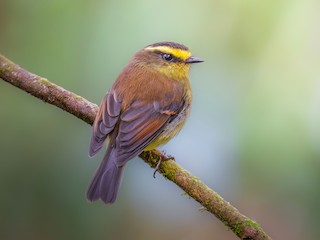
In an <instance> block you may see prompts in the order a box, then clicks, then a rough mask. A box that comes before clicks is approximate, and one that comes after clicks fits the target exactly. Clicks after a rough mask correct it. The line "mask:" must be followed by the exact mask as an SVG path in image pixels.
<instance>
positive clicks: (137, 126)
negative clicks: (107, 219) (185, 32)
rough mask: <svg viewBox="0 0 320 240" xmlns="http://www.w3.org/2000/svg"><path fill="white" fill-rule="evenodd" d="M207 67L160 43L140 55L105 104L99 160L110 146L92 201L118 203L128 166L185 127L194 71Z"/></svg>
mask: <svg viewBox="0 0 320 240" xmlns="http://www.w3.org/2000/svg"><path fill="white" fill-rule="evenodd" d="M200 62H203V60H202V59H200V58H198V57H195V56H192V54H191V52H190V51H189V49H188V47H186V46H185V45H183V44H180V43H176V42H169V41H166V42H158V43H153V44H150V45H148V46H146V47H144V48H142V49H141V50H140V51H138V52H137V53H136V54H134V56H133V57H132V58H131V60H130V61H129V63H128V65H127V66H126V67H125V68H124V69H123V70H122V72H121V73H120V74H119V76H118V77H117V79H116V81H115V82H114V83H113V85H112V86H111V88H110V89H109V90H108V91H107V93H106V95H105V96H104V98H103V99H102V101H101V104H100V107H99V110H98V113H97V115H96V117H95V120H94V123H93V127H92V136H91V140H90V146H89V157H93V156H94V155H95V154H96V153H97V152H98V151H99V150H100V149H101V148H102V146H103V145H104V144H105V143H107V149H106V152H105V155H104V157H103V160H102V162H101V164H100V166H99V167H98V169H97V171H96V173H95V175H94V177H93V179H92V181H91V183H90V185H89V187H88V190H87V199H88V200H89V201H91V202H92V201H96V200H99V199H101V200H102V201H103V202H104V203H106V204H112V203H114V202H115V200H116V198H117V194H118V190H119V187H120V184H121V179H122V174H123V171H124V168H125V165H126V163H127V162H128V161H129V160H131V159H133V158H134V157H136V156H138V155H139V154H140V153H142V152H143V151H150V150H153V149H155V148H156V147H158V146H160V145H163V144H165V143H167V142H168V141H169V140H170V139H171V138H173V137H174V136H175V135H177V133H178V132H179V131H180V130H181V128H182V127H183V125H184V124H185V122H186V120H187V118H188V116H189V113H190V110H191V102H192V93H191V86H190V82H189V70H190V66H191V65H192V64H194V63H200Z"/></svg>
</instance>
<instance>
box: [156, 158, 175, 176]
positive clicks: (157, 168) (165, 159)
mask: <svg viewBox="0 0 320 240" xmlns="http://www.w3.org/2000/svg"><path fill="white" fill-rule="evenodd" d="M163 155H164V157H162V156H160V159H159V161H158V163H157V166H156V167H155V168H154V172H153V178H156V173H157V172H158V170H159V167H160V164H161V163H162V162H164V161H168V160H172V161H176V160H175V159H174V157H172V156H170V155H168V156H166V155H165V154H163Z"/></svg>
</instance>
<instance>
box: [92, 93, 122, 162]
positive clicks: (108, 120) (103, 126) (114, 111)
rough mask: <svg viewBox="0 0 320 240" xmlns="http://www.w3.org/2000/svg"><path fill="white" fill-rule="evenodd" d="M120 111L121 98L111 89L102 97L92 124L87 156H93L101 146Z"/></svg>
mask: <svg viewBox="0 0 320 240" xmlns="http://www.w3.org/2000/svg"><path fill="white" fill-rule="evenodd" d="M120 111H121V100H119V99H118V97H117V95H116V94H115V92H114V91H113V90H110V91H109V92H107V94H106V96H105V97H104V98H103V99H102V101H101V105H100V108H99V111H98V113H97V116H96V119H95V121H94V124H93V129H92V136H91V142H90V148H89V156H90V157H92V156H94V155H95V154H96V153H97V152H98V151H99V150H100V149H101V147H102V146H103V143H104V141H105V140H106V138H107V136H108V134H109V133H110V132H112V130H113V129H114V127H115V125H116V123H117V121H118V119H119V116H120Z"/></svg>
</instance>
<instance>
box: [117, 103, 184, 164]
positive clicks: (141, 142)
mask: <svg viewBox="0 0 320 240" xmlns="http://www.w3.org/2000/svg"><path fill="white" fill-rule="evenodd" d="M155 106H158V105H157V104H154V103H153V102H152V103H149V104H147V103H143V102H141V101H140V102H135V103H134V104H133V105H132V106H131V107H130V108H129V109H128V110H127V111H125V112H124V113H123V114H122V115H121V122H120V125H119V132H118V135H117V138H116V151H117V163H116V164H117V166H123V165H124V164H125V163H126V162H127V161H128V160H130V159H131V158H133V157H135V156H136V155H138V154H139V153H141V152H142V151H143V149H145V148H146V146H148V145H149V144H150V143H151V142H152V141H153V140H154V139H155V138H156V137H158V136H159V135H160V134H161V132H162V130H163V129H164V128H165V126H166V124H167V123H168V122H170V121H171V120H172V119H174V118H175V117H176V116H177V115H176V114H164V113H163V111H161V109H160V108H158V107H157V108H158V109H156V108H155ZM171 106H172V107H173V108H171V107H170V106H166V109H168V110H170V111H172V112H176V111H179V110H180V109H177V107H176V106H178V105H177V104H172V105H171ZM179 107H180V106H179Z"/></svg>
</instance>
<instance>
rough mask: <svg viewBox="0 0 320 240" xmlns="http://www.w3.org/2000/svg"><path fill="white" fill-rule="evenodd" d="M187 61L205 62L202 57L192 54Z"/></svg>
mask: <svg viewBox="0 0 320 240" xmlns="http://www.w3.org/2000/svg"><path fill="white" fill-rule="evenodd" d="M185 62H186V63H201V62H203V60H202V59H201V58H198V57H194V56H191V57H189V58H188V59H187V60H186V61H185Z"/></svg>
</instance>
